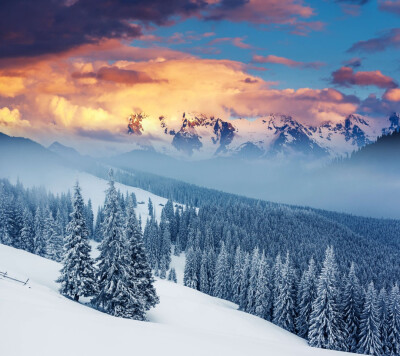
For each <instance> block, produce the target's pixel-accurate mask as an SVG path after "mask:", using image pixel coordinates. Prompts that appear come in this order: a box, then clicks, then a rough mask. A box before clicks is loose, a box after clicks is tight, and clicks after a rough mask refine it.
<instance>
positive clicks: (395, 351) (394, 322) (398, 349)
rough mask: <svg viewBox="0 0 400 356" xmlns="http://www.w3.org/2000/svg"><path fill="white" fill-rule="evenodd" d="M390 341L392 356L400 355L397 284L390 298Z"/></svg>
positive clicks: (399, 296)
mask: <svg viewBox="0 0 400 356" xmlns="http://www.w3.org/2000/svg"><path fill="white" fill-rule="evenodd" d="M388 312H389V315H388V321H389V325H388V341H389V347H390V354H391V355H400V294H399V286H398V285H397V283H396V284H395V285H394V286H393V288H392V290H391V292H390V296H389V308H388Z"/></svg>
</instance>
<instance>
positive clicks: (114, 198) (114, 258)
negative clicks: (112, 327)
mask: <svg viewBox="0 0 400 356" xmlns="http://www.w3.org/2000/svg"><path fill="white" fill-rule="evenodd" d="M109 177H110V179H109V183H108V185H109V187H108V189H107V191H106V201H105V207H104V222H103V226H102V229H103V240H102V242H101V244H100V246H99V250H100V256H99V257H98V259H97V260H98V271H97V281H98V294H97V295H96V296H95V297H94V298H93V300H92V303H93V304H94V305H95V306H96V307H98V308H99V309H101V310H103V311H104V312H106V313H108V314H111V315H114V316H118V317H123V318H135V317H136V316H137V312H138V311H139V310H143V300H142V299H141V297H140V291H139V290H138V286H137V285H136V284H135V280H134V279H133V278H132V277H133V275H134V271H133V266H132V264H131V258H130V256H129V253H128V251H129V249H128V243H127V241H126V238H125V236H124V232H123V221H122V216H121V209H120V206H119V197H118V193H117V190H116V189H115V185H114V176H113V171H112V170H110V174H109Z"/></svg>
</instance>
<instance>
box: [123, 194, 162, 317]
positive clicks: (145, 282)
mask: <svg viewBox="0 0 400 356" xmlns="http://www.w3.org/2000/svg"><path fill="white" fill-rule="evenodd" d="M134 206H135V205H134V201H133V200H132V198H131V197H130V198H129V199H128V204H127V207H126V216H127V218H126V224H125V239H126V242H127V252H128V262H129V263H130V267H131V268H130V272H131V276H130V281H128V282H130V284H132V285H133V286H134V287H132V290H134V291H136V292H137V295H136V296H135V298H136V299H138V300H140V301H141V303H136V305H137V308H136V309H135V310H134V311H133V315H132V318H133V319H136V320H145V318H146V315H145V313H146V311H147V310H149V309H151V308H153V307H154V306H155V305H156V304H157V303H159V299H158V296H157V294H156V290H155V288H154V285H153V284H154V278H153V276H152V273H151V268H150V265H149V263H148V261H147V255H146V251H145V247H144V243H143V236H142V229H141V227H140V224H139V222H138V220H137V218H136V214H135V210H134ZM161 270H162V269H161ZM162 273H163V272H162Z"/></svg>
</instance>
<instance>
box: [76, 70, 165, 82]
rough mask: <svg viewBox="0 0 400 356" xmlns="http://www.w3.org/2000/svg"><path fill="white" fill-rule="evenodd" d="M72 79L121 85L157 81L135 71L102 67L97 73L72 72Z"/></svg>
mask: <svg viewBox="0 0 400 356" xmlns="http://www.w3.org/2000/svg"><path fill="white" fill-rule="evenodd" d="M71 76H72V78H74V79H81V78H96V79H99V80H106V81H110V82H115V83H123V84H139V83H154V82H159V80H154V79H152V78H151V77H150V76H149V75H148V74H146V73H144V72H139V71H136V70H129V69H120V68H117V67H102V68H100V69H99V70H98V71H97V73H95V72H83V73H82V72H74V73H72V74H71Z"/></svg>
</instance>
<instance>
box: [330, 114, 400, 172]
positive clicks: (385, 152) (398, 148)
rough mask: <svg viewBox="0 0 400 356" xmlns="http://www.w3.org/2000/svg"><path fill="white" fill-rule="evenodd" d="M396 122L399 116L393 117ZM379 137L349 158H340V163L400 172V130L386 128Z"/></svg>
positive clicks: (373, 169) (380, 170)
mask: <svg viewBox="0 0 400 356" xmlns="http://www.w3.org/2000/svg"><path fill="white" fill-rule="evenodd" d="M391 118H392V119H393V121H394V122H395V124H397V123H398V121H397V120H398V118H399V117H398V116H397V117H396V116H392V117H391ZM385 132H386V133H385V134H383V135H382V136H380V137H378V139H377V140H376V141H375V142H373V143H370V144H368V145H366V146H364V147H362V148H360V149H359V150H357V151H355V152H353V153H352V155H351V156H350V157H348V158H347V159H343V160H340V161H339V162H338V164H339V165H342V166H347V167H348V166H351V167H357V168H365V169H369V170H372V171H375V172H380V173H381V174H385V173H396V174H398V173H400V166H399V164H398V162H399V158H400V131H399V129H397V130H396V131H392V132H391V131H390V130H386V131H385Z"/></svg>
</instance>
